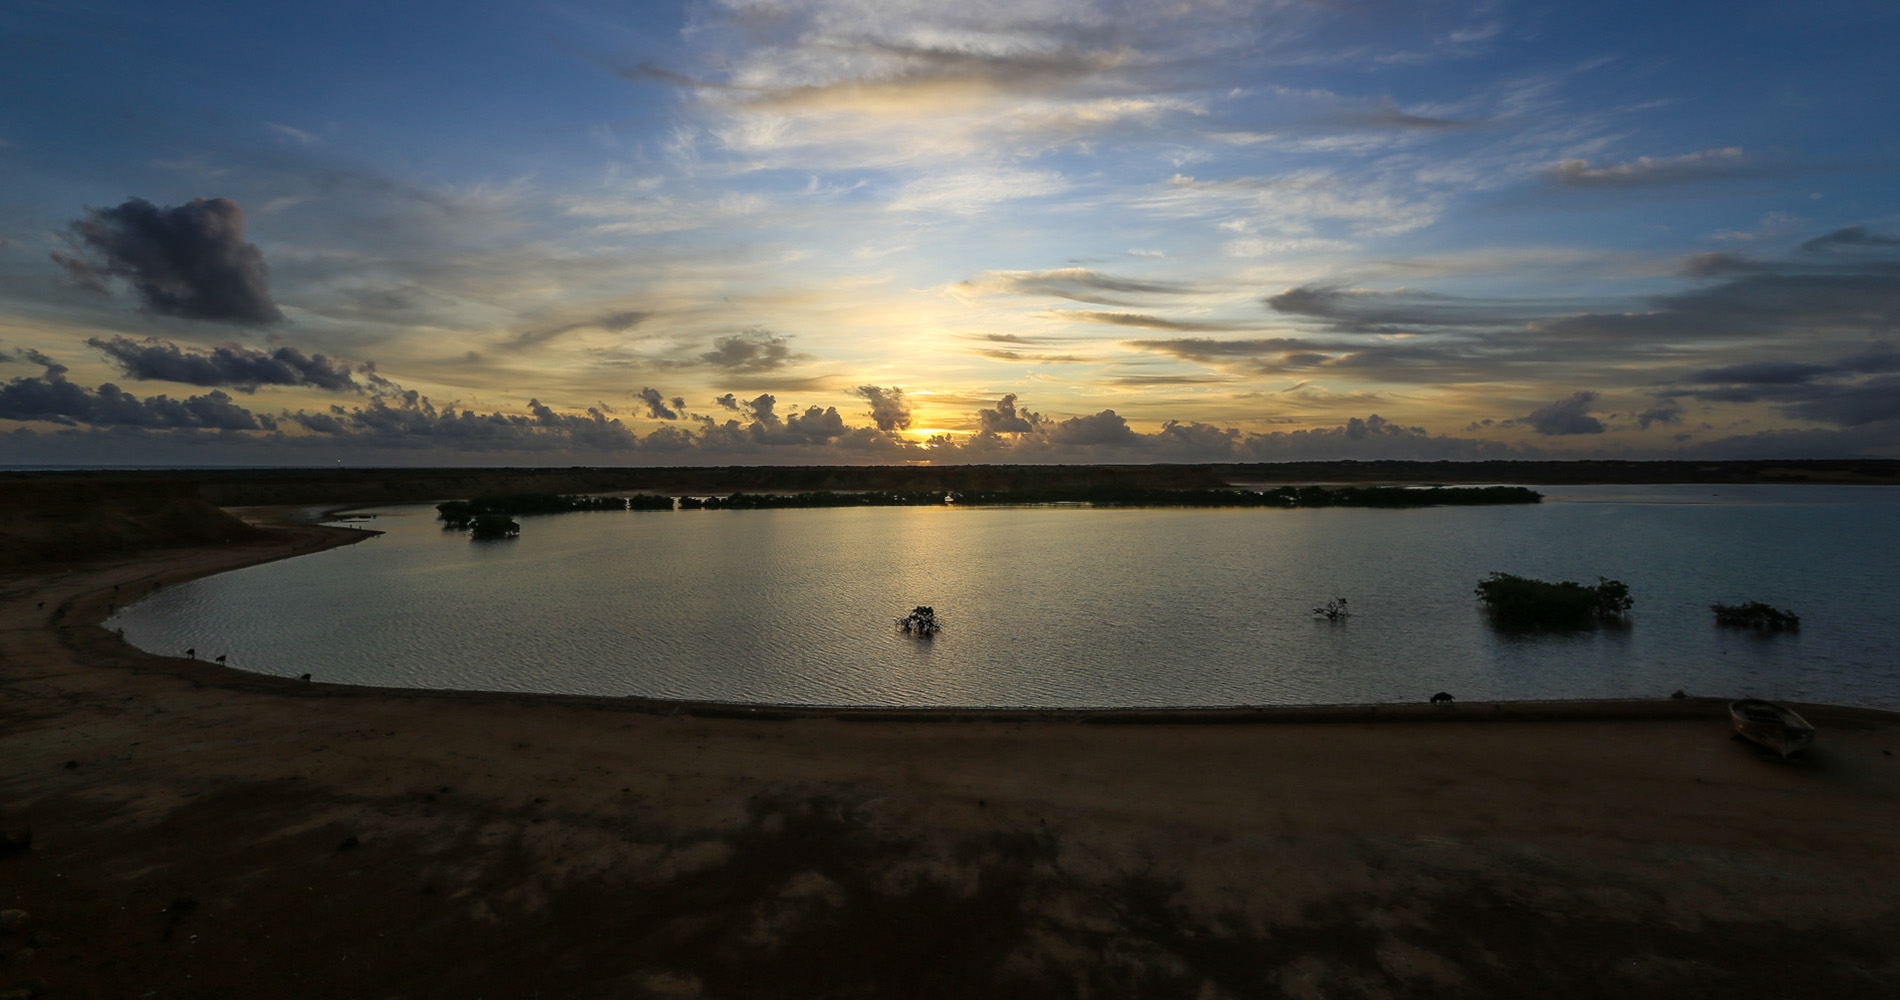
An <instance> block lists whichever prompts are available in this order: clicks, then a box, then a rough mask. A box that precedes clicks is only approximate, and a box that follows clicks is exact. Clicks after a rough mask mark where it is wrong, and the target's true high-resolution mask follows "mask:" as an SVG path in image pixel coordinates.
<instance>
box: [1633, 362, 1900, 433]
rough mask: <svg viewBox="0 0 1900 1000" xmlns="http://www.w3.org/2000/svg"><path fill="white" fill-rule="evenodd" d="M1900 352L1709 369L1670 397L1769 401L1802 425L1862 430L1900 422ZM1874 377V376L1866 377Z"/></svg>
mask: <svg viewBox="0 0 1900 1000" xmlns="http://www.w3.org/2000/svg"><path fill="white" fill-rule="evenodd" d="M1894 372H1900V351H1895V350H1893V349H1892V348H1889V347H1886V346H1884V345H1882V346H1880V347H1877V348H1874V349H1872V350H1867V351H1862V352H1859V353H1857V354H1851V355H1848V356H1846V357H1842V358H1837V359H1835V360H1833V361H1826V362H1810V361H1761V362H1747V363H1743V364H1737V365H1726V366H1723V367H1720V368H1708V369H1704V370H1702V371H1699V372H1695V373H1694V374H1692V375H1690V376H1688V377H1687V378H1685V379H1683V380H1682V383H1683V384H1685V385H1687V386H1691V387H1688V388H1674V389H1669V390H1666V391H1665V392H1663V393H1662V395H1664V396H1665V397H1670V398H1679V397H1687V398H1691V399H1698V400H1702V401H1704V402H1712V403H1754V402H1766V403H1769V404H1772V405H1774V406H1776V407H1777V408H1778V409H1780V410H1781V412H1782V413H1783V414H1785V415H1787V416H1790V417H1794V418H1796V419H1799V420H1812V421H1815V422H1817V423H1826V424H1833V425H1835V426H1837V427H1860V426H1864V425H1867V424H1872V423H1879V422H1882V421H1887V420H1894V419H1900V378H1897V377H1894V376H1893V374H1892V373H1894ZM1865 376H1872V377H1865Z"/></svg>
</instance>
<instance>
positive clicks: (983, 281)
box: [956, 267, 1194, 306]
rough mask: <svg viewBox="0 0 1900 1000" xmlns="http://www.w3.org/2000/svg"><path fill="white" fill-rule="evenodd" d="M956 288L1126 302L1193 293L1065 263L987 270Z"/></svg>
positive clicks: (1166, 283) (1115, 303)
mask: <svg viewBox="0 0 1900 1000" xmlns="http://www.w3.org/2000/svg"><path fill="white" fill-rule="evenodd" d="M956 287H957V288H959V289H962V290H964V291H966V292H969V293H987V292H1003V293H1006V294H1011V295H1046V296H1053V297H1055V298H1060V299H1069V300H1071V301H1075V302H1091V303H1094V304H1096V305H1107V306H1129V305H1137V304H1139V300H1140V299H1141V298H1143V297H1147V296H1177V295H1188V294H1192V293H1193V291H1194V289H1193V288H1192V287H1191V286H1188V285H1183V284H1180V283H1177V282H1170V281H1138V280H1135V279H1133V278H1117V277H1114V276H1111V275H1106V274H1100V273H1098V272H1095V271H1091V270H1089V269H1088V268H1083V267H1065V268H1060V269H1058V270H1054V271H990V272H987V273H985V274H982V275H978V276H977V277H975V278H971V279H969V280H968V281H962V282H959V283H958V284H957V285H956Z"/></svg>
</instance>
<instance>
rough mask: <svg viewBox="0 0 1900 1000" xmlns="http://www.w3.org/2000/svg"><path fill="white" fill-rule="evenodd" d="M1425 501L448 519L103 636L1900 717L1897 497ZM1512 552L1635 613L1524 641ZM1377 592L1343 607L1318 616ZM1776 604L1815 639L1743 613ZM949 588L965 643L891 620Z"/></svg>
mask: <svg viewBox="0 0 1900 1000" xmlns="http://www.w3.org/2000/svg"><path fill="white" fill-rule="evenodd" d="M1545 492H1546V493H1547V494H1548V495H1549V496H1550V497H1551V499H1550V500H1549V501H1547V502H1545V503H1543V504H1540V505H1535V506H1521V507H1479V508H1435V509H1423V510H1293V511H1282V510H1233V511H1223V510H1092V509H1085V508H1071V507H1040V508H983V509H973V510H957V509H951V508H882V509H836V510H777V511H680V512H658V513H644V512H624V513H621V512H615V513H585V514H561V515H553V516H545V517H524V518H520V519H519V520H520V521H521V524H522V533H521V537H520V538H519V539H514V540H510V541H501V542H471V541H470V540H469V539H467V538H466V537H464V536H461V535H457V534H451V533H446V532H444V531H442V530H441V529H440V527H439V526H438V525H437V523H436V522H435V520H434V510H433V509H432V508H429V507H399V508H387V509H382V510H379V511H377V512H376V513H377V514H378V517H377V518H376V519H375V520H374V521H371V522H368V523H369V524H371V525H373V526H374V527H376V528H378V529H380V530H382V531H384V532H387V534H385V535H383V536H381V537H377V538H373V539H370V540H369V541H366V542H363V543H361V544H358V545H353V546H349V547H346V548H342V549H335V550H331V551H328V552H322V553H318V554H314V555H309V556H303V557H299V558H296V559H291V560H287V561H283V562H277V563H271V564H269V565H264V566H256V567H252V568H250V569H245V570H239V571H237V572H233V573H227V574H224V575H221V576H216V577H212V578H209V579H205V580H200V581H197V582H194V583H190V584H184V585H180V586H177V587H173V588H169V589H167V590H165V591H162V592H160V593H159V594H157V595H155V596H154V597H152V598H150V599H148V600H146V601H144V602H142V603H139V604H137V605H134V606H132V607H130V608H128V609H126V610H125V611H123V612H122V613H121V614H120V615H119V616H118V618H117V619H115V620H114V621H113V622H111V623H109V624H111V625H114V626H123V627H124V628H125V631H126V636H127V638H128V639H130V640H131V641H133V642H134V643H136V644H137V645H139V646H141V647H143V648H146V649H149V650H154V651H158V652H165V653H174V654H175V653H178V652H179V651H182V650H183V649H185V648H186V647H188V646H195V647H197V648H198V649H199V650H200V651H201V655H212V656H215V655H217V654H218V653H227V654H229V656H230V662H231V663H232V664H233V665H234V666H238V667H242V668H244V669H247V670H253V671H257V672H259V673H267V674H279V675H286V676H295V675H298V674H302V673H306V672H307V673H310V674H313V675H314V676H315V677H316V678H317V679H319V680H325V681H337V682H345V683H359V684H378V685H392V686H405V687H434V688H462V689H484V690H508V691H544V692H563V693H581V694H597V695H644V696H650V697H659V698H682V699H694V700H713V701H740V702H761V703H788V704H827V705H959V706H977V705H989V706H1022V705H1031V706H1187V705H1236V704H1329V703H1362V702H1395V701H1419V700H1422V699H1424V698H1425V697H1427V696H1428V695H1430V694H1431V693H1433V692H1435V691H1439V690H1441V689H1442V690H1446V691H1450V692H1453V693H1454V694H1456V695H1457V696H1458V697H1459V698H1460V699H1468V700H1480V699H1543V698H1598V697H1620V696H1638V697H1657V696H1662V695H1667V694H1668V693H1669V692H1671V691H1673V690H1675V689H1677V688H1683V689H1686V690H1688V691H1689V692H1690V693H1692V694H1708V695H1723V696H1729V695H1740V694H1744V693H1750V694H1755V695H1758V696H1762V697H1771V698H1786V699H1795V700H1809V701H1824V702H1836V703H1844V704H1861V705H1875V706H1883V707H1890V708H1900V652H1897V651H1900V490H1888V489H1882V488H1877V487H1839V488H1836V487H1814V486H1806V487H1803V486H1790V487H1776V486H1758V487H1747V488H1735V487H1707V486H1701V487H1588V488H1585V487H1569V488H1555V487H1553V488H1547V489H1545ZM1492 570H1501V571H1505V572H1511V573H1517V574H1520V575H1525V576H1533V577H1540V578H1544V579H1574V580H1580V581H1584V582H1594V581H1595V579H1596V578H1597V577H1598V576H1608V577H1612V578H1615V579H1620V580H1623V581H1624V582H1626V583H1628V584H1629V585H1630V588H1631V591H1632V593H1633V594H1634V596H1635V598H1636V607H1635V610H1634V612H1633V615H1632V623H1631V625H1630V626H1629V627H1628V628H1626V629H1616V630H1605V631H1599V632H1594V633H1583V634H1578V635H1539V636H1529V637H1525V636H1511V635H1501V634H1499V633H1497V632H1495V631H1494V630H1492V629H1491V628H1490V627H1489V626H1488V625H1487V624H1486V623H1485V620H1484V618H1483V616H1482V615H1481V613H1480V612H1479V610H1478V608H1477V606H1476V604H1475V602H1474V600H1473V598H1472V596H1471V591H1472V587H1473V585H1474V584H1475V583H1476V582H1477V581H1478V580H1479V579H1480V578H1482V577H1483V576H1484V575H1485V574H1486V573H1488V572H1490V571H1492ZM1335 596H1342V597H1346V598H1348V599H1349V600H1350V602H1351V606H1352V609H1353V611H1354V612H1355V614H1354V617H1352V618H1351V619H1350V621H1349V622H1347V623H1345V624H1343V625H1333V624H1329V623H1327V622H1325V621H1324V620H1318V619H1315V618H1313V617H1312V616H1311V614H1310V613H1309V609H1310V608H1312V607H1313V606H1314V605H1316V604H1320V603H1323V602H1324V601H1325V600H1326V599H1327V598H1330V597H1335ZM1742 600H1762V601H1767V602H1769V603H1770V604H1774V605H1776V606H1778V607H1783V608H1788V609H1791V610H1793V611H1796V612H1797V613H1799V614H1800V615H1801V617H1802V626H1803V627H1802V631H1801V632H1800V633H1799V634H1798V635H1791V636H1778V637H1773V638H1759V637H1756V636H1753V635H1748V634H1739V633H1734V632H1729V631H1724V630H1718V629H1717V628H1715V626H1714V625H1713V618H1712V616H1711V615H1710V614H1709V612H1708V609H1707V606H1708V605H1709V603H1710V602H1712V601H1727V602H1737V601H1742ZM916 604H929V605H934V606H935V607H936V609H937V612H938V616H939V618H940V620H942V621H943V622H944V623H945V629H944V631H943V633H942V634H941V635H939V636H937V637H936V638H935V639H934V640H931V641H919V640H915V639H912V638H909V637H907V636H905V635H903V634H901V633H899V632H898V631H897V630H896V629H895V628H893V626H892V620H893V619H894V618H896V617H898V616H900V615H902V614H904V613H905V612H907V611H909V610H910V608H911V606H912V605H916Z"/></svg>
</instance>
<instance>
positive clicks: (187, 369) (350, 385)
mask: <svg viewBox="0 0 1900 1000" xmlns="http://www.w3.org/2000/svg"><path fill="white" fill-rule="evenodd" d="M86 343H87V344H88V345H90V346H92V347H94V348H97V349H98V350H100V351H102V352H104V353H105V354H106V356H107V357H110V358H111V359H112V360H114V361H116V362H118V364H119V367H120V369H121V370H122V371H124V372H125V374H126V375H128V376H130V377H131V378H135V379H139V380H141V381H145V380H156V381H161V382H183V383H185V384H187V385H203V386H226V387H229V388H232V389H236V390H237V391H239V392H243V393H252V392H256V391H257V389H258V387H259V386H264V385H285V386H310V387H312V388H317V389H328V390H330V391H331V392H361V391H363V387H362V386H360V385H358V384H357V382H356V379H355V378H354V376H353V375H352V374H351V370H350V366H349V365H348V364H347V363H345V362H342V361H332V360H331V359H329V358H326V357H324V356H323V355H321V354H314V355H305V354H304V353H303V352H302V351H299V350H297V349H296V348H294V347H279V348H277V349H276V350H272V351H263V350H255V349H252V348H248V347H241V346H235V345H233V346H226V347H219V348H216V349H214V350H212V351H210V352H209V353H204V352H198V351H185V350H182V349H181V348H179V346H178V345H177V344H173V343H170V342H168V341H163V340H159V339H158V338H156V337H150V338H147V339H146V340H144V341H143V342H140V341H136V340H132V339H131V338H129V337H113V338H112V339H110V340H103V339H101V338H98V337H93V338H91V339H89V340H87V341H86Z"/></svg>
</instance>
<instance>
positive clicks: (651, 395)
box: [638, 386, 685, 420]
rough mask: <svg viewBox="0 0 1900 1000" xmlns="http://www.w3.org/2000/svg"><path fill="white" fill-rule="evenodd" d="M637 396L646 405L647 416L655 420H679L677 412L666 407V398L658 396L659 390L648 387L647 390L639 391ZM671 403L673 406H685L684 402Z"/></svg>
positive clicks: (675, 401)
mask: <svg viewBox="0 0 1900 1000" xmlns="http://www.w3.org/2000/svg"><path fill="white" fill-rule="evenodd" d="M638 395H639V399H640V401H641V402H643V403H645V404H647V416H649V417H652V418H654V419H655V420H678V419H679V418H680V415H679V411H678V410H675V409H673V408H671V407H668V406H667V405H666V397H665V396H662V395H661V394H660V390H658V389H655V388H653V387H651V386H648V387H647V388H644V389H641V390H640V392H639V394H638ZM673 402H674V405H675V406H680V407H684V406H685V400H678V399H676V400H674V401H673Z"/></svg>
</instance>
